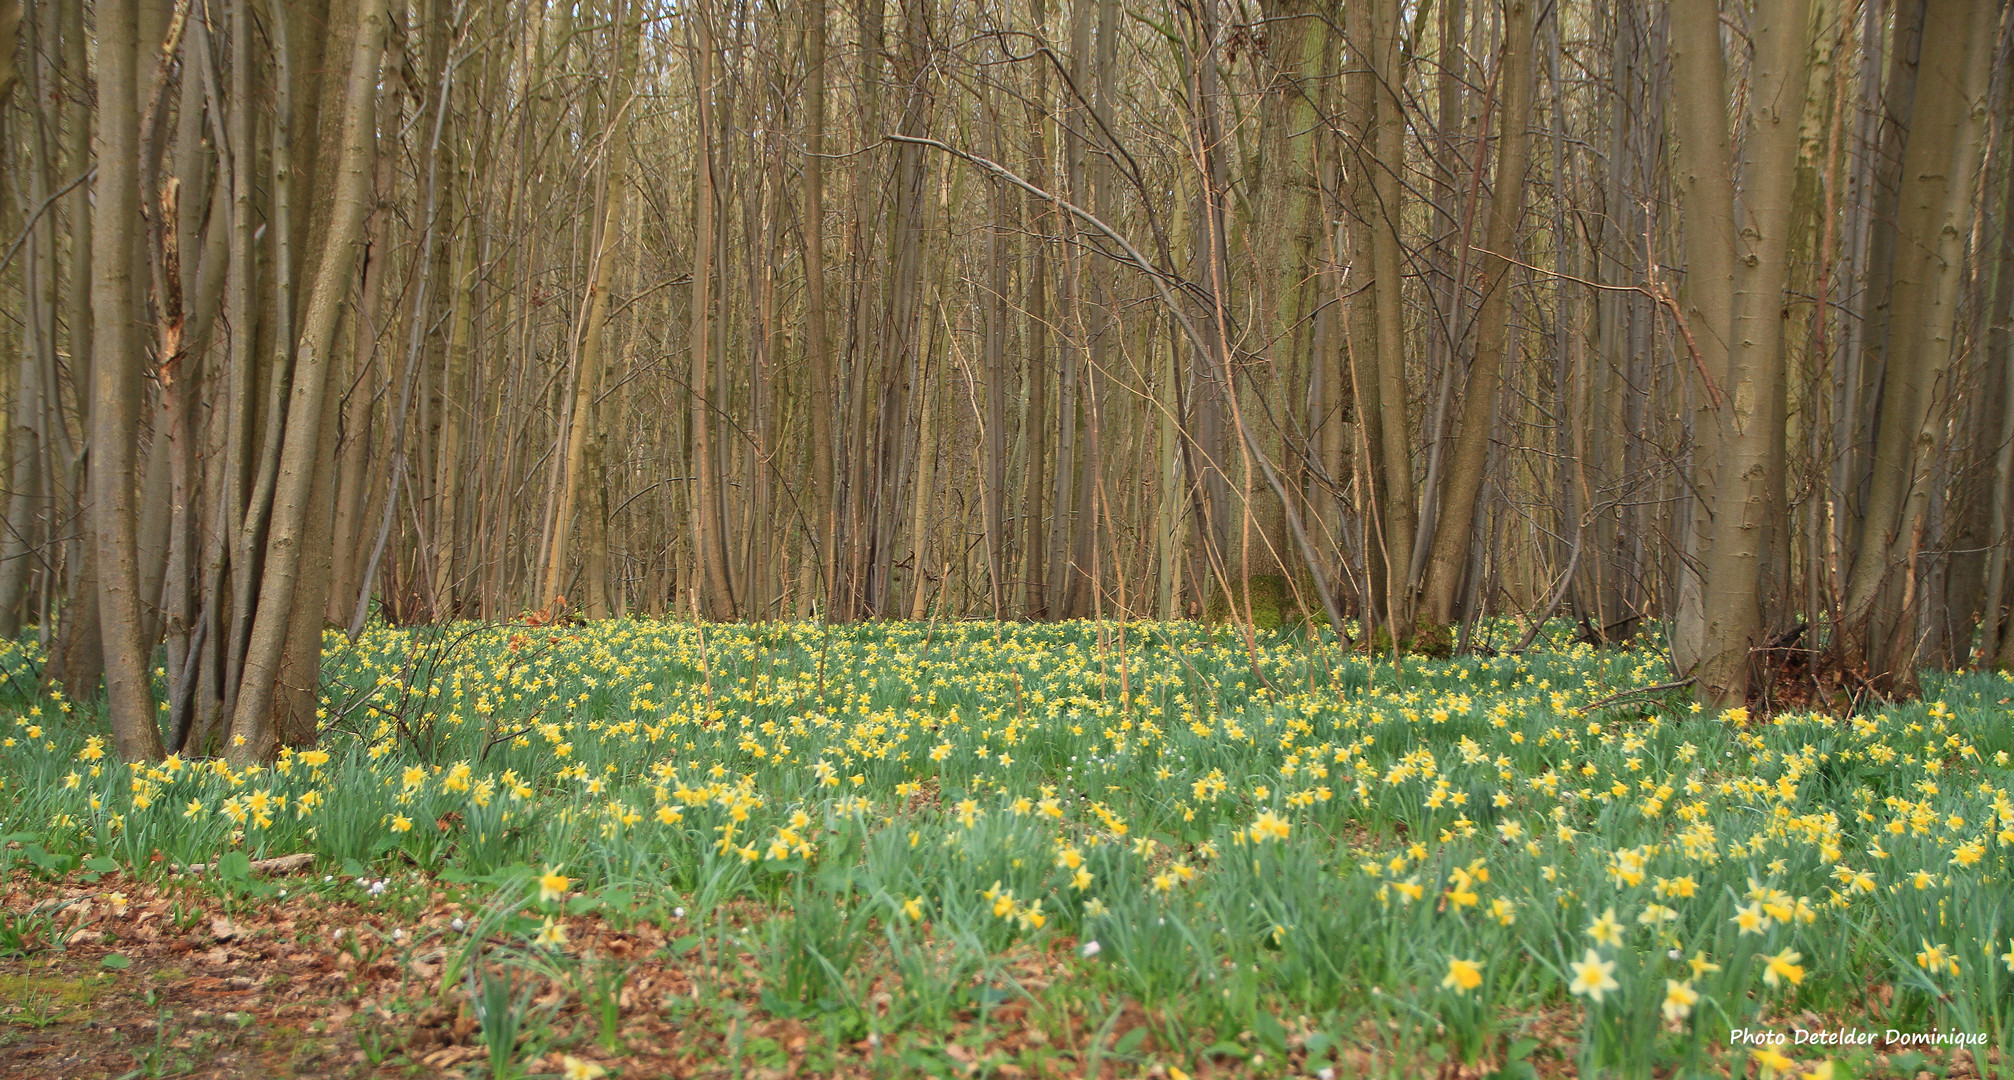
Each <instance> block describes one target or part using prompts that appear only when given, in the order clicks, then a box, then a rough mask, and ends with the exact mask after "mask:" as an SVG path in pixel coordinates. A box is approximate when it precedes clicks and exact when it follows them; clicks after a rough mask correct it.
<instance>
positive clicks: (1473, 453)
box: [1420, 0, 1533, 627]
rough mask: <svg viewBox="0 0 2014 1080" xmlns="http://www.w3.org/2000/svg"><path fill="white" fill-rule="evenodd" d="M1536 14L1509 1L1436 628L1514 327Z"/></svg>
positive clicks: (1433, 619) (1428, 600) (1431, 569)
mask: <svg viewBox="0 0 2014 1080" xmlns="http://www.w3.org/2000/svg"><path fill="white" fill-rule="evenodd" d="M1531 52H1532V11H1531V4H1530V0H1505V2H1504V51H1503V59H1502V60H1501V65H1502V67H1501V69H1500V74H1499V75H1498V83H1499V85H1500V86H1501V88H1502V89H1501V92H1502V93H1503V95H1504V103H1503V108H1502V109H1501V110H1500V114H1501V116H1502V125H1503V127H1502V130H1503V135H1502V139H1501V144H1500V148H1499V150H1498V153H1497V179H1496V186H1495V191H1494V193H1493V194H1492V196H1491V199H1490V217H1489V226H1488V228H1487V229H1486V230H1485V231H1484V240H1483V247H1484V251H1483V253H1482V267H1481V270H1482V306H1481V309H1480V310H1479V311H1478V312H1477V314H1476V345H1475V350H1476V351H1475V357H1474V359H1473V360H1471V361H1470V363H1469V371H1468V379H1467V380H1466V384H1465V386H1464V388H1463V390H1462V412H1461V429H1460V430H1459V431H1458V432H1457V433H1456V436H1455V446H1454V451H1453V453H1452V455H1451V460H1450V461H1449V464H1448V469H1447V472H1446V473H1445V474H1443V475H1444V477H1445V479H1444V481H1443V485H1444V486H1443V488H1442V492H1441V497H1440V499H1439V504H1440V514H1439V519H1438V521H1437V522H1436V523H1435V527H1434V542H1433V550H1432V553H1431V554H1430V555H1429V557H1428V561H1427V571H1426V581H1425V589H1424V591H1423V594H1422V598H1421V603H1420V609H1421V611H1420V614H1421V618H1422V619H1423V620H1424V621H1426V622H1428V623H1430V624H1431V625H1433V626H1437V627H1439V626H1446V625H1448V623H1450V622H1451V621H1453V619H1454V611H1455V599H1456V596H1457V593H1458V591H1459V590H1460V588H1461V583H1462V576H1463V574H1464V573H1465V572H1466V571H1467V569H1468V554H1469V549H1470V544H1471V541H1472V540H1473V537H1472V536H1471V535H1470V533H1471V531H1472V530H1473V528H1474V524H1475V513H1476V496H1477V495H1478V494H1480V493H1481V491H1482V486H1483V472H1484V469H1485V467H1486V466H1487V465H1488V463H1489V456H1490V436H1491V432H1492V429H1493V428H1494V427H1495V416H1496V410H1497V398H1498V396H1499V393H1500V388H1501V384H1502V366H1503V352H1504V344H1505V342H1506V340H1507V339H1508V336H1509V330H1510V276H1511V260H1512V259H1513V258H1514V257H1515V254H1516V251H1517V246H1518V245H1517V226H1518V222H1519V219H1521V218H1522V217H1523V216H1524V188H1525V176H1524V174H1525V165H1526V162H1527V160H1528V158H1529V156H1530V155H1529V150H1530V145H1531V137H1530V134H1529V131H1528V129H1529V127H1530V125H1531V111H1532V108H1531V105H1532V81H1533V78H1532V57H1531Z"/></svg>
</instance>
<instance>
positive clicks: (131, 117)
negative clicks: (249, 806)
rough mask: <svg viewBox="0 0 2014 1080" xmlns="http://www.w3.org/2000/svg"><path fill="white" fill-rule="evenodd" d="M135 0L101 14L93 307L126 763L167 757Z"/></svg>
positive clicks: (109, 659)
mask: <svg viewBox="0 0 2014 1080" xmlns="http://www.w3.org/2000/svg"><path fill="white" fill-rule="evenodd" d="M136 24H137V12H136V9H135V7H134V4H133V0H106V2H103V3H101V4H100V5H99V7H98V8H97V24H96V31H97V36H98V68H97V70H98V102H99V111H98V153H97V157H98V184H97V199H96V201H95V205H94V208H93V213H94V216H96V217H97V218H98V219H99V222H100V224H101V226H102V227H100V228H99V229H97V230H96V231H95V232H94V234H93V237H92V266H93V274H92V288H91V302H92V306H93V307H94V308H95V310H96V312H97V314H98V315H99V317H100V322H101V323H102V324H103V325H101V326H100V327H98V334H97V338H96V341H95V342H94V345H95V355H94V356H93V358H92V364H91V367H92V372H91V374H92V378H91V393H92V396H93V397H94V398H95V399H96V401H95V403H94V408H93V409H92V413H91V459H90V460H91V473H90V476H91V493H92V503H91V532H92V538H93V542H94V544H95V546H96V549H97V557H98V558H97V572H98V580H97V587H98V611H99V616H100V619H101V622H100V631H99V632H100V634H101V635H102V638H101V640H102V641H103V643H104V644H103V648H104V657H105V689H106V695H107V698H108V705H109V708H110V715H111V721H112V741H113V744H114V746H115V747H116V748H117V750H118V753H119V755H120V756H121V757H123V758H125V759H126V760H128V761H139V760H151V759H154V758H158V757H160V756H161V755H162V753H163V750H162V747H161V729H160V726H159V725H158V723H157V722H156V721H155V717H154V697H153V692H152V690H151V688H150V687H149V685H148V679H147V656H146V653H145V650H144V647H143V645H142V643H141V636H140V635H141V610H140V596H139V588H140V568H139V560H138V554H139V553H138V550H137V544H138V541H137V537H136V536H135V530H136V528H137V526H138V506H137V502H136V496H135V491H134V483H133V466H134V455H135V441H136V437H137V433H138V429H139V421H140V415H139V414H140V363H141V361H140V349H139V341H138V340H137V336H136V335H135V334H134V333H133V328H134V326H135V319H134V317H133V295H134V290H133V280H132V273H133V249H132V238H133V236H134V233H135V230H134V229H133V228H132V224H133V223H134V222H136V221H137V220H138V219H139V210H140V208H139V205H138V203H139V197H138V192H139V176H138V173H137V169H138V162H139V124H138V119H139V118H138V109H137V104H136V95H137V93H138V88H137V87H138V78H137V75H136V71H135V68H136V67H137V60H138V57H137V50H138V44H137V41H136V28H137V26H136Z"/></svg>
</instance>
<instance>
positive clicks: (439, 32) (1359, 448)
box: [0, 0, 2014, 758]
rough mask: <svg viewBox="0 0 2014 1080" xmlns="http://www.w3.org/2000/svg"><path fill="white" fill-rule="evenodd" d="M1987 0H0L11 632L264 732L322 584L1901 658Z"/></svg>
mask: <svg viewBox="0 0 2014 1080" xmlns="http://www.w3.org/2000/svg"><path fill="white" fill-rule="evenodd" d="M2009 35H2010V20H2009V16H2008V13H2007V9H2006V8H2005V7H2004V6H2003V5H2001V4H1998V3H1992V2H1986V0H1728V2H1727V4H1726V5H1725V6H1724V7H1722V6H1720V5H1718V4H1717V3H1716V2H1715V0H1665V2H1653V3H1635V2H1630V0H1571V2H1568V0H1552V2H1551V3H1545V2H1542V0H1405V2H1403V3H1402V2H1401V0H1362V2H1358V0H1350V2H1347V3H1337V2H1333V0H1258V2H1247V0H1236V2H1230V0H1166V2H1159V0H1157V2H1152V3H1141V2H1132V0H1129V2H1127V3H1123V4H1122V3H1120V2H1119V0H1026V2H1025V3H1004V2H985V3H956V4H955V3H947V2H945V0H847V2H846V3H844V4H842V5H833V6H827V5H825V4H822V3H817V2H805V0H783V2H780V3H771V2H767V0H695V2H694V3H691V4H689V5H676V6H674V5H673V4H672V3H670V2H668V0H579V2H578V3H555V2H552V0H514V2H508V3H505V2H496V3H482V2H471V0H397V2H394V3H390V4H389V5H388V3H387V0H259V2H247V0H193V2H192V0H172V2H171V0H95V2H93V3H83V2H79V0H0V64H4V65H5V66H4V67H0V103H4V111H0V124H4V129H0V131H4V137H0V168H4V173H0V175H4V178H5V183H4V185H0V243H6V244H8V247H7V248H6V249H5V252H4V259H5V262H4V269H0V297H4V313H5V319H4V320H0V349H4V351H5V354H6V356H7V357H8V358H9V361H10V362H8V363H6V364H5V365H4V366H0V371H4V373H5V374H4V385H0V396H4V399H5V402H6V407H7V409H8V410H9V415H10V416H11V423H10V424H9V425H8V427H7V431H6V438H5V448H4V455H5V457H4V461H5V463H6V464H5V473H4V478H0V483H4V488H5V492H4V507H5V528H4V535H0V633H6V634H15V633H19V632H21V631H22V630H23V629H24V628H25V627H29V626H32V627H34V628H35V630H34V632H35V633H36V634H38V635H39V636H40V638H41V639H42V640H43V642H44V644H45V647H46V648H47V650H48V653H49V656H50V659H49V664H48V678H49V679H50V680H51V681H53V682H55V683H58V684H60V685H61V686H62V687H64V688H65V689H66V690H67V692H68V693H69V694H70V695H71V696H72V697H75V698H80V699H81V698H90V697H93V696H95V695H96V694H97V693H98V692H99V689H98V688H99V685H100V679H101V678H102V679H103V687H104V692H105V693H106V694H107V700H108V703H109V709H110V715H111V717H112V719H113V722H114V726H115V731H116V734H117V742H118V746H119V749H120V751H121V752H122V753H123V754H125V755H127V756H129V757H132V756H149V755H158V754H160V753H162V752H163V751H164V749H176V748H180V749H182V750H184V751H187V752H201V751H204V750H208V749H213V748H219V747H221V748H224V749H225V750H226V751H227V752H228V753H230V754H231V755H233V756H235V757H242V758H256V757H260V756H263V755H266V754H269V753H270V752H272V751H273V750H274V749H275V748H276V747H277V746H279V745H281V744H298V743H303V742H308V741H312V740H313V739H314V737H315V731H316V724H315V715H314V712H315V697H314V686H315V681H316V673H317V671H318V670H319V655H320V650H321V648H322V645H323V635H324V627H325V625H332V626H334V627H338V628H341V629H343V630H346V631H348V632H349V633H351V634H354V633H356V632H357V631H358V630H359V628H360V627H361V626H362V624H363V623H364V621H365V620H366V619H367V618H368V617H372V615H373V613H375V612H381V613H382V616H383V617H384V618H386V619H390V620H393V621H400V622H414V621H445V620H452V619H468V618H474V619H491V620H495V619H507V618H513V617H518V616H521V615H523V614H525V613H527V612H529V613H531V616H530V617H531V618H532V619H533V620H534V621H539V620H549V619H552V618H555V617H560V616H562V615H567V616H571V615H576V614H578V615H582V616H587V617H600V616H607V615H620V614H624V613H629V614H644V615H650V616H662V617H680V618H689V617H695V616H697V617H704V618H707V619H714V620H728V619H736V620H767V619H781V618H794V617H804V616H811V615H816V616H822V617H825V618H829V619H833V620H853V619H862V618H875V617H888V618H921V617H933V618H934V617H943V618H957V617H989V618H1010V619H1011V618H1037V619H1057V618H1075V617H1099V618H1113V617H1117V616H1121V615H1124V616H1127V617H1135V618H1140V617H1147V618H1163V619H1166V618H1182V617H1185V616H1196V617H1227V616H1228V617H1232V618H1235V619H1238V620H1244V621H1249V620H1251V619H1254V618H1257V619H1260V620H1262V621H1263V620H1267V619H1269V618H1271V617H1272V614H1273V613H1276V612H1282V611H1284V612H1285V613H1286V614H1287V616H1288V617H1290V618H1293V617H1300V616H1303V615H1306V616H1311V617H1317V618H1326V619H1328V620H1330V621H1331V622H1332V623H1334V624H1338V625H1340V624H1342V623H1343V621H1344V620H1345V619H1348V620H1356V622H1354V623H1353V624H1351V625H1352V629H1353V630H1354V631H1355V633H1356V634H1357V641H1358V643H1359V644H1377V643H1384V644H1388V643H1389V642H1390V641H1391V640H1392V638H1393V637H1394V636H1396V637H1397V638H1398V639H1399V640H1401V641H1402V642H1410V643H1412V645H1413V646H1414V647H1415V648H1418V649H1421V650H1426V651H1433V650H1438V649H1443V648H1447V647H1465V646H1468V645H1471V644H1473V643H1474V642H1473V641H1472V638H1471V633H1470V631H1471V629H1472V628H1473V626H1474V625H1475V620H1476V619H1477V618H1479V617H1481V616H1484V615H1489V614H1510V615H1519V616H1521V617H1523V618H1525V619H1527V620H1529V619H1536V618H1542V617H1544V616H1547V615H1565V616H1569V617H1571V618H1572V619H1574V620H1575V621H1576V622H1577V623H1578V625H1579V627H1580V632H1581V633H1582V634H1583V635H1584V636H1585V637H1587V638H1588V639H1589V640H1592V641H1594V642H1597V643H1611V642H1619V641H1623V640H1627V639H1631V638H1633V637H1642V638H1644V639H1645V640H1646V642H1647V643H1649V644H1653V645H1654V646H1655V647H1657V648H1661V649H1665V648H1668V649H1669V651H1670V653H1671V656H1672V662H1673V666H1674V674H1675V677H1689V678H1693V679H1695V681H1696V687H1697V689H1698V691H1699V692H1700V693H1701V695H1702V696H1703V697H1704V698H1706V699H1707V700H1708V701H1710V702H1713V703H1716V704H1735V703H1739V702H1741V701H1744V700H1746V699H1747V698H1748V696H1749V695H1750V694H1751V693H1752V692H1753V693H1760V692H1763V691H1765V690H1769V691H1770V692H1772V693H1774V692H1778V691H1779V690H1780V689H1781V688H1784V687H1792V688H1794V687H1796V686H1798V685H1800V684H1802V685H1804V686H1806V687H1810V686H1818V687H1820V688H1823V687H1824V686H1827V685H1830V686H1835V687H1841V688H1845V689H1847V690H1850V691H1853V692H1859V691H1861V690H1875V691H1879V692H1882V693H1896V692H1907V691H1908V690H1909V688H1910V687H1911V685H1912V684H1913V681H1914V678H1915V673H1916V671H1917V670H1918V669H1919V668H1921V667H1925V666H1949V665H1961V664H1968V663H1979V664H1985V663H1992V662H1996V661H1998V662H2003V663H2004V662H2007V661H2009V660H2014V635H2010V634H2007V633H2004V632H2003V629H2004V627H2003V617H2004V615H2005V613H2006V610H2007V606H2008V605H2007V600H2008V593H2009V591H2010V589H2009V586H2008V581H2007V562H2008V542H2007V541H2008V529H2009V524H2010V516H2014V507H2010V502H2009V496H2010V494H2014V492H2010V489H2009V478H2010V475H2014V467H2010V466H2014V460H2010V457H2014V393H2010V389H2014V388H2010V383H2014V338H2010V318H2014V237H2010V235H2009V233H2008V230H2007V225H2008V221H2009V219H2010V217H2014V183H2010V164H2014V141H2010V140H2014V108H2010V102H2009V100H2008V99H2009V95H2010V93H2014V85H2010V82H2014V80H2010V75H2014V65H2010V63H2009ZM559 597H564V598H565V599H564V601H560V600H558V599H556V598H559ZM1393 628H1396V629H1397V634H1396V635H1394V634H1393V633H1392V631H1393ZM1827 680H1830V681H1829V682H1827ZM157 717H158V718H160V719H161V720H162V721H163V723H161V724H160V725H156V724H155V723H154V721H155V719H156V718H157Z"/></svg>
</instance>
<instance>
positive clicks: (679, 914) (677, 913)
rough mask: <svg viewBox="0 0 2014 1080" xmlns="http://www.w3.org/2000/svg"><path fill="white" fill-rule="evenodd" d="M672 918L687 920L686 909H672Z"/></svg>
mask: <svg viewBox="0 0 2014 1080" xmlns="http://www.w3.org/2000/svg"><path fill="white" fill-rule="evenodd" d="M671 917H672V918H674V919H683V918H685V909H684V908H682V907H675V908H672V909H671Z"/></svg>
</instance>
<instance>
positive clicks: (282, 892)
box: [280, 889, 287, 897]
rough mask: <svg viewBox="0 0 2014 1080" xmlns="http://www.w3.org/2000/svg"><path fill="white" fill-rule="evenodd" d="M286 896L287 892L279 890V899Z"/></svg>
mask: <svg viewBox="0 0 2014 1080" xmlns="http://www.w3.org/2000/svg"><path fill="white" fill-rule="evenodd" d="M286 895H287V890H285V889H281V890H280V896H281V897H285V896H286Z"/></svg>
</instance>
